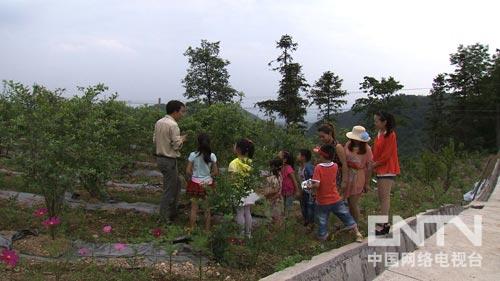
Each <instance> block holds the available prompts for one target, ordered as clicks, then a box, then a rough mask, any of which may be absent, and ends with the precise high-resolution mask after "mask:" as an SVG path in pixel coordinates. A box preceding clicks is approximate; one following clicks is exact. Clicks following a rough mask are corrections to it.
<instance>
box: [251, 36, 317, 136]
mask: <svg viewBox="0 0 500 281" xmlns="http://www.w3.org/2000/svg"><path fill="white" fill-rule="evenodd" d="M297 46H298V44H297V43H295V42H293V39H292V37H291V36H290V35H283V36H282V37H281V39H280V40H279V41H278V42H276V48H278V49H280V50H281V51H282V52H281V54H280V56H279V57H278V58H277V59H276V60H274V61H271V62H270V63H269V66H273V65H274V64H276V63H277V65H276V66H275V67H274V68H272V70H274V71H278V72H279V73H280V74H281V76H282V78H281V81H280V87H279V90H278V98H277V99H276V100H266V101H261V102H258V103H256V106H257V107H259V108H260V111H262V112H264V113H265V114H266V115H267V116H273V115H274V114H275V113H277V114H278V116H279V117H281V118H283V119H285V122H286V124H287V126H293V125H298V126H301V127H302V126H303V124H304V122H305V120H304V116H305V115H306V113H307V111H306V108H307V106H308V104H309V103H308V101H307V100H306V99H305V98H303V97H302V95H301V94H305V93H306V91H307V88H308V87H309V85H308V84H307V81H306V79H305V78H304V74H303V73H302V66H301V65H300V64H298V63H294V62H293V57H292V55H291V53H292V52H294V51H295V50H297Z"/></svg>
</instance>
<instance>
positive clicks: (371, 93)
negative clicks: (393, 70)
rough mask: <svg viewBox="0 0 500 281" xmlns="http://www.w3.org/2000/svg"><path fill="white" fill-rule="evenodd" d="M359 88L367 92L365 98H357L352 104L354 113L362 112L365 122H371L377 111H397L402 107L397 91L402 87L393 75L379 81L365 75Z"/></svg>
mask: <svg viewBox="0 0 500 281" xmlns="http://www.w3.org/2000/svg"><path fill="white" fill-rule="evenodd" d="M363 79H364V80H363V82H361V83H360V85H361V87H360V88H359V89H360V90H362V91H363V92H364V93H367V94H368V96H367V97H366V98H359V99H357V100H356V102H355V103H354V105H353V106H352V110H353V111H354V112H355V113H364V116H365V121H366V124H372V123H373V122H371V120H372V118H373V115H374V114H375V113H376V112H377V111H381V110H384V111H389V112H392V113H397V111H398V110H400V109H401V108H402V105H403V104H402V100H401V97H400V95H398V94H397V92H398V91H399V90H401V89H403V85H401V84H400V83H399V82H398V81H396V80H395V79H394V78H393V77H389V78H384V77H382V79H381V80H380V81H379V80H377V79H375V78H373V77H369V76H365V77H364V78H363Z"/></svg>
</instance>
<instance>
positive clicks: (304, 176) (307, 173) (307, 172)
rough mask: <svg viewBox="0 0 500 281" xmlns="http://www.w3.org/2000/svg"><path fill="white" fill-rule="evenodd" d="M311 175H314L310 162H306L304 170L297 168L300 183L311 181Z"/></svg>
mask: <svg viewBox="0 0 500 281" xmlns="http://www.w3.org/2000/svg"><path fill="white" fill-rule="evenodd" d="M313 174H314V166H313V164H311V162H307V163H306V164H305V165H304V168H302V167H300V168H299V175H300V180H301V181H306V180H310V179H312V177H313Z"/></svg>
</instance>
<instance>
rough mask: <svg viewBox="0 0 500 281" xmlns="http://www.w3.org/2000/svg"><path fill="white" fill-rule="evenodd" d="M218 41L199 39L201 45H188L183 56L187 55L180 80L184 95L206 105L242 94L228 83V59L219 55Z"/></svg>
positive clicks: (227, 100)
mask: <svg viewBox="0 0 500 281" xmlns="http://www.w3.org/2000/svg"><path fill="white" fill-rule="evenodd" d="M219 52H220V42H208V41H207V40H201V46H200V47H196V48H192V47H189V48H188V49H187V50H186V52H185V53H184V56H186V57H188V61H189V68H188V70H187V74H186V77H185V78H184V79H183V80H182V83H183V85H184V87H185V88H186V92H185V93H184V96H185V97H187V98H188V99H194V100H195V101H203V102H205V103H206V104H208V105H212V104H214V103H228V102H231V101H232V100H233V98H234V97H235V96H238V95H239V96H240V98H241V97H242V96H243V93H239V92H237V91H236V90H235V89H233V88H232V87H231V85H230V84H229V73H228V71H227V69H226V67H227V66H228V65H229V61H228V60H225V59H223V58H221V57H219Z"/></svg>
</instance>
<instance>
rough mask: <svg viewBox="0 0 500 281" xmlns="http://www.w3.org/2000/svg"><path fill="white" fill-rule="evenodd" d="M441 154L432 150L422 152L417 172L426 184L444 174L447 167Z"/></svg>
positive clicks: (417, 164)
mask: <svg viewBox="0 0 500 281" xmlns="http://www.w3.org/2000/svg"><path fill="white" fill-rule="evenodd" d="M444 166H445V165H444V163H443V162H442V161H441V159H440V157H439V155H436V154H435V153H432V152H430V151H424V152H423V153H422V156H421V159H420V161H418V162H417V163H416V172H417V175H418V177H419V178H420V180H422V181H423V182H424V184H426V185H428V186H430V185H431V184H432V183H433V181H435V180H436V179H438V177H439V176H441V175H442V173H443V171H444V169H445V167H444Z"/></svg>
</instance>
